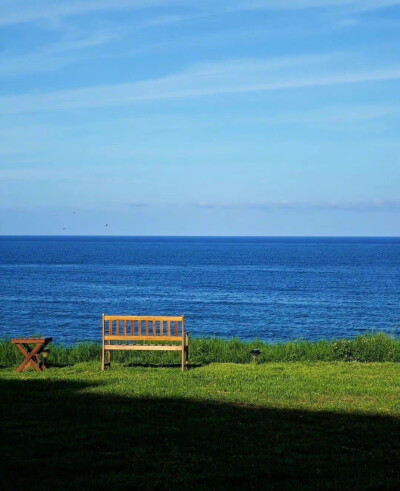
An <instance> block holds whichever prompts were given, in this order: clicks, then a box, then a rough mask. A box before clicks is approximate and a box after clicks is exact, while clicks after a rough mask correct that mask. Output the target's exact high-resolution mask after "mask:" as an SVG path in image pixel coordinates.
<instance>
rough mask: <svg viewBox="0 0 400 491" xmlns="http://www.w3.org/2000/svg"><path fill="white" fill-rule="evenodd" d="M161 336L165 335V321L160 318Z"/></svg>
mask: <svg viewBox="0 0 400 491" xmlns="http://www.w3.org/2000/svg"><path fill="white" fill-rule="evenodd" d="M160 336H164V322H163V321H162V320H160Z"/></svg>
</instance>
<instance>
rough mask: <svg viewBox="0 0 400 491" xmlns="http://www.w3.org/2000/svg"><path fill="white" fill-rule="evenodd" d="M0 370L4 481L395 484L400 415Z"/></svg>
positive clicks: (193, 485)
mask: <svg viewBox="0 0 400 491" xmlns="http://www.w3.org/2000/svg"><path fill="white" fill-rule="evenodd" d="M93 387H95V384H89V383H80V382H71V381H62V382H60V381H54V380H26V381H23V380H7V381H4V380H2V381H0V390H1V392H0V393H1V397H2V401H1V409H0V411H1V413H0V414H1V434H0V450H1V456H2V458H1V460H0V466H1V468H0V475H1V488H2V489H4V490H19V489H39V488H40V489H51V490H54V489H68V490H70V489H99V488H100V489H103V488H108V489H127V488H131V489H132V488H148V489H155V488H157V489H177V488H181V489H182V488H183V489H193V490H198V489H247V488H253V489H260V488H262V489H315V490H316V489H352V490H354V489H360V490H361V489H362V490H365V489H399V488H400V475H399V464H400V439H399V436H400V434H399V422H398V420H397V419H395V418H390V417H378V416H376V417H375V416H365V415H354V414H353V415H350V414H336V413H327V412H324V413H315V412H307V411H288V410H280V409H266V408H254V407H242V406H237V405H231V404H218V403H215V402H211V401H210V402H207V401H203V402H200V401H193V400H185V399H165V398H163V399H161V398H160V399H156V398H134V397H131V398H130V397H119V396H115V395H113V394H107V395H101V394H98V393H94V392H90V391H89V390H88V389H91V388H93Z"/></svg>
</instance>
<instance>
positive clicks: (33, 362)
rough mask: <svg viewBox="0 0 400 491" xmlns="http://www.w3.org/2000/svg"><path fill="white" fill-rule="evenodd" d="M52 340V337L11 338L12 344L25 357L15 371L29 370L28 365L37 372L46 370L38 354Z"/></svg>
mask: <svg viewBox="0 0 400 491" xmlns="http://www.w3.org/2000/svg"><path fill="white" fill-rule="evenodd" d="M52 340H53V338H18V339H12V340H11V342H12V344H14V345H15V346H16V347H17V348H18V349H19V351H20V352H21V353H22V354H23V355H24V357H25V359H24V361H23V362H22V363H21V365H20V366H19V367H18V368H17V372H18V373H19V372H22V370H29V367H32V368H33V369H34V370H36V371H37V372H41V371H43V370H46V366H45V365H44V363H43V362H42V360H41V359H40V354H41V353H42V352H43V350H44V349H45V347H46V346H47V345H48V344H49V343H50V342H51V341H52Z"/></svg>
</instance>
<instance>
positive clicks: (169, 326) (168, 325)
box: [167, 321, 171, 336]
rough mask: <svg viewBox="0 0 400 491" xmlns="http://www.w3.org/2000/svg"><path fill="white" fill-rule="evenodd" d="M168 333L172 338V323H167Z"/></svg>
mask: <svg viewBox="0 0 400 491" xmlns="http://www.w3.org/2000/svg"><path fill="white" fill-rule="evenodd" d="M167 332H168V336H171V321H167Z"/></svg>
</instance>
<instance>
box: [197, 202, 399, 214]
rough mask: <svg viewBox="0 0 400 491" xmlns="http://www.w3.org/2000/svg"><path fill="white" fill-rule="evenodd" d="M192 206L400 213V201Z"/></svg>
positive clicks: (201, 206)
mask: <svg viewBox="0 0 400 491" xmlns="http://www.w3.org/2000/svg"><path fill="white" fill-rule="evenodd" d="M192 206H195V207H196V208H203V209H231V210H238V209H241V210H264V211H274V210H294V211H314V210H315V211H318V210H320V211H321V210H322V211H324V210H326V211H328V210H337V211H357V212H370V211H396V212H398V211H400V199H399V200H370V201H320V202H301V201H266V202H263V203H192Z"/></svg>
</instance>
